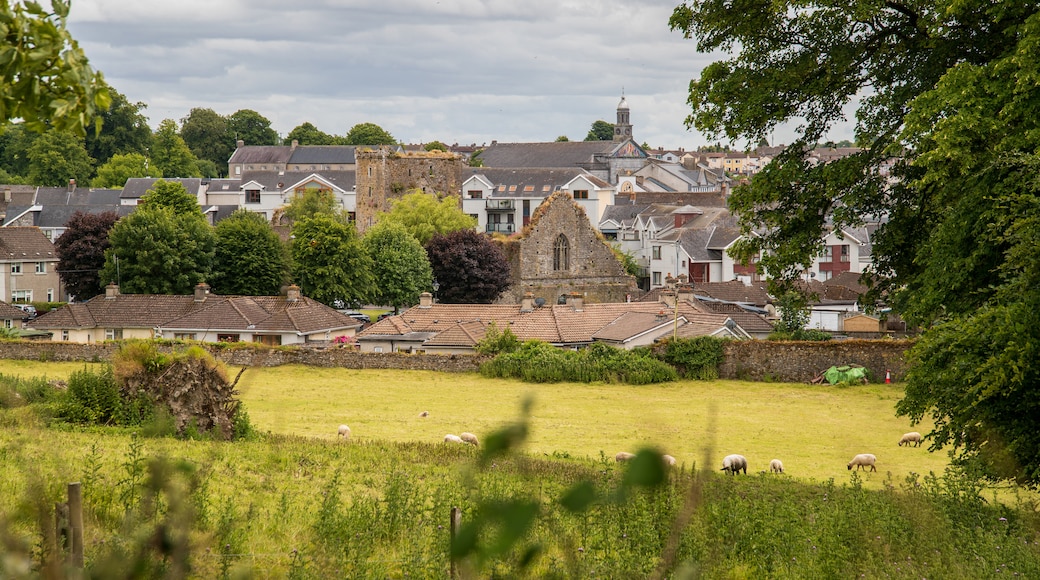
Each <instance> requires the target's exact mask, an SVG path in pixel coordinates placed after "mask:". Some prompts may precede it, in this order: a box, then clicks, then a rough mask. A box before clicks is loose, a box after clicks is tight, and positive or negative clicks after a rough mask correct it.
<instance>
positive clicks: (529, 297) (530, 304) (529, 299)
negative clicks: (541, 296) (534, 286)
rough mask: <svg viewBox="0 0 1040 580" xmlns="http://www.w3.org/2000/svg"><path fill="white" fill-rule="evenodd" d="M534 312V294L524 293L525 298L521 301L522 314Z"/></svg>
mask: <svg viewBox="0 0 1040 580" xmlns="http://www.w3.org/2000/svg"><path fill="white" fill-rule="evenodd" d="M532 310H534V294H531V293H530V292H524V297H523V298H521V299H520V312H531V311H532Z"/></svg>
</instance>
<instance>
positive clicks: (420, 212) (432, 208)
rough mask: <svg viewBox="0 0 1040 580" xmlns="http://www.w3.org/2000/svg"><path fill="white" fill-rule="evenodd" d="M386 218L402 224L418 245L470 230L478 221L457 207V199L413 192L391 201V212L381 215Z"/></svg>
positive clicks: (380, 215)
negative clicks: (438, 237) (437, 235)
mask: <svg viewBox="0 0 1040 580" xmlns="http://www.w3.org/2000/svg"><path fill="white" fill-rule="evenodd" d="M378 219H379V220H380V221H382V220H384V219H386V220H390V221H394V222H397V223H399V224H401V225H403V226H404V227H405V228H407V229H408V231H409V232H411V234H412V236H414V237H415V239H416V240H418V241H419V243H420V244H422V245H426V242H428V241H430V238H431V237H433V235H434V234H446V233H449V232H453V231H456V230H466V229H473V228H474V227H476V225H477V222H476V220H475V219H473V218H472V217H471V216H468V215H466V214H465V213H463V212H462V209H461V208H459V198H458V196H453V195H449V196H447V197H444V198H441V199H438V198H437V196H435V195H432V194H429V193H423V192H421V191H418V190H416V191H413V192H412V193H408V194H405V195H403V196H402V197H399V198H397V199H393V200H391V201H390V211H389V212H380V214H379V218H378Z"/></svg>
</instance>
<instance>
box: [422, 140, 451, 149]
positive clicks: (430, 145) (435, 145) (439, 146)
mask: <svg viewBox="0 0 1040 580" xmlns="http://www.w3.org/2000/svg"><path fill="white" fill-rule="evenodd" d="M423 149H424V150H426V151H447V150H448V146H447V145H445V144H444V143H441V142H440V141H430V142H429V143H427V144H426V145H423Z"/></svg>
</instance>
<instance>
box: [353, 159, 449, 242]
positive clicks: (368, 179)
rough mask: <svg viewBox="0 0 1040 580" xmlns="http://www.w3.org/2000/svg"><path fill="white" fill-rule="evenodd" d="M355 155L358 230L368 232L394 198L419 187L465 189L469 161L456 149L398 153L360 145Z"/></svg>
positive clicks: (433, 190) (440, 191) (436, 191)
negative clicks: (451, 150)
mask: <svg viewBox="0 0 1040 580" xmlns="http://www.w3.org/2000/svg"><path fill="white" fill-rule="evenodd" d="M355 157H356V159H357V189H356V194H357V196H356V212H357V214H356V223H357V229H358V233H364V232H365V230H367V229H368V228H370V227H371V226H372V225H373V224H375V218H376V215H377V214H378V213H379V212H386V211H390V200H391V199H394V198H396V197H401V196H403V195H405V194H406V193H410V192H412V191H413V190H416V189H418V190H421V191H424V192H426V193H429V194H431V195H433V194H438V195H440V196H443V195H459V194H460V191H461V189H462V169H463V167H465V161H464V160H463V159H462V157H461V156H459V155H456V154H454V153H446V152H443V151H426V152H419V153H397V152H393V151H390V150H389V149H387V148H385V147H383V148H379V149H375V150H372V149H365V148H362V147H359V148H358V150H357V152H356V154H355ZM459 203H460V204H461V203H462V202H461V199H460V202H459Z"/></svg>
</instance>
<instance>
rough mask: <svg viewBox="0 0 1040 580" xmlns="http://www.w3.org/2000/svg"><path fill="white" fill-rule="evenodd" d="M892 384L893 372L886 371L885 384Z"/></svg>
mask: <svg viewBox="0 0 1040 580" xmlns="http://www.w3.org/2000/svg"><path fill="white" fill-rule="evenodd" d="M891 382H892V371H890V370H888V369H885V383H886V384H888V383H891Z"/></svg>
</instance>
